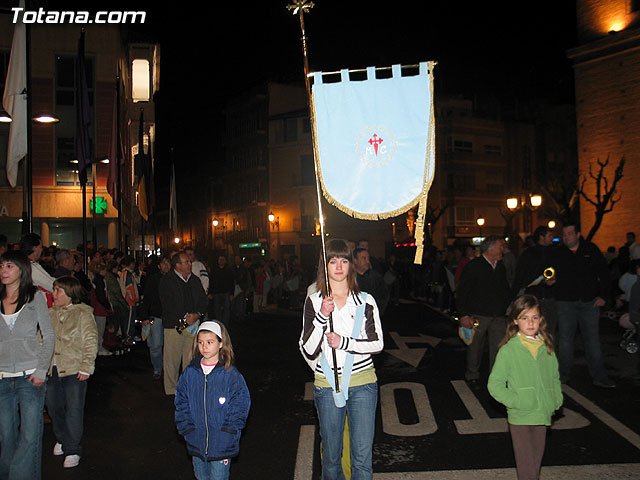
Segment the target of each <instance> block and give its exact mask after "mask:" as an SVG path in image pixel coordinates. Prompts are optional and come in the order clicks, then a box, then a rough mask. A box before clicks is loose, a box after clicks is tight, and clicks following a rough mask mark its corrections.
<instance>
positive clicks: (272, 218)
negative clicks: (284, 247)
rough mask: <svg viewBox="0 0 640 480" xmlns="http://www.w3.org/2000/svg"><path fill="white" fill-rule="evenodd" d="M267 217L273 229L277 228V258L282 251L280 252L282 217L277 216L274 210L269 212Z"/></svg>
mask: <svg viewBox="0 0 640 480" xmlns="http://www.w3.org/2000/svg"><path fill="white" fill-rule="evenodd" d="M267 219H268V220H269V223H270V224H271V230H273V229H274V228H276V251H275V257H276V259H277V258H278V255H279V253H280V252H279V250H280V217H276V216H275V215H274V213H273V212H269V215H267Z"/></svg>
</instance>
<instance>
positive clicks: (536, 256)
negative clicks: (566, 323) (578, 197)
mask: <svg viewBox="0 0 640 480" xmlns="http://www.w3.org/2000/svg"><path fill="white" fill-rule="evenodd" d="M533 238H534V239H535V242H536V244H535V245H534V246H533V247H529V248H527V249H526V250H525V251H524V252H522V254H521V255H520V258H518V264H517V265H516V276H515V279H514V281H513V294H514V296H517V295H519V294H520V293H526V294H527V295H535V296H536V297H537V298H538V300H540V305H541V307H542V312H541V313H542V315H543V316H544V319H545V321H546V322H547V333H549V334H551V336H552V337H553V338H554V340H555V339H556V328H557V325H558V314H557V313H556V304H555V300H554V291H555V287H554V286H555V282H556V280H555V278H551V279H548V280H547V279H545V278H542V279H541V278H540V277H542V274H543V272H544V271H545V270H546V269H547V268H549V267H552V268H553V269H555V268H556V259H555V256H556V254H557V250H558V248H557V247H556V246H553V244H552V242H553V232H552V231H551V230H550V229H549V227H546V226H540V227H538V228H536V230H535V231H534V232H533ZM532 283H535V285H531V284H532Z"/></svg>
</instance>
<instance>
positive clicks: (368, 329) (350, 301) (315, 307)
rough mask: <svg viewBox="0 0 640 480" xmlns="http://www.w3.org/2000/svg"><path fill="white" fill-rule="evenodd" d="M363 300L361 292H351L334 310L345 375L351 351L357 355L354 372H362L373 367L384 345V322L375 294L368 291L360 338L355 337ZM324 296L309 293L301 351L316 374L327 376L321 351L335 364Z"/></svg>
mask: <svg viewBox="0 0 640 480" xmlns="http://www.w3.org/2000/svg"><path fill="white" fill-rule="evenodd" d="M362 302H363V299H362V296H361V295H360V294H357V295H356V294H354V293H352V294H350V295H349V297H348V298H347V303H346V304H345V306H344V307H343V308H342V310H338V309H337V308H336V309H335V310H334V311H333V327H334V331H335V333H337V334H338V335H340V336H341V337H342V341H341V342H340V347H339V348H337V349H336V359H337V362H338V374H339V375H340V374H342V367H343V365H344V362H345V358H346V356H347V352H349V353H353V354H355V357H354V361H353V369H352V374H355V373H358V372H362V371H363V370H366V369H367V368H371V367H373V359H372V358H371V355H372V354H375V353H379V352H381V351H382V348H383V347H384V341H383V336H382V324H381V322H380V313H379V312H378V306H377V305H376V301H375V299H374V298H373V296H372V295H369V294H367V299H366V306H365V312H364V316H365V318H364V321H363V322H362V327H361V330H360V335H359V336H358V338H352V334H353V325H354V321H355V314H356V308H357V307H358V305H361V304H362ZM321 306H322V295H321V293H320V292H315V293H313V294H311V295H309V296H308V297H307V299H306V301H305V304H304V311H303V315H302V334H301V335H300V341H299V345H300V351H301V352H302V356H303V357H304V359H305V360H306V362H307V363H308V364H309V366H310V367H311V369H312V370H313V371H314V373H318V374H320V375H323V376H324V373H323V372H322V367H321V366H320V352H321V351H323V352H324V355H325V357H326V359H327V361H328V362H329V365H330V366H331V367H333V357H332V355H331V347H330V346H329V344H328V342H327V338H326V336H325V332H328V331H329V319H328V317H325V316H324V315H322V314H321V313H320V307H321Z"/></svg>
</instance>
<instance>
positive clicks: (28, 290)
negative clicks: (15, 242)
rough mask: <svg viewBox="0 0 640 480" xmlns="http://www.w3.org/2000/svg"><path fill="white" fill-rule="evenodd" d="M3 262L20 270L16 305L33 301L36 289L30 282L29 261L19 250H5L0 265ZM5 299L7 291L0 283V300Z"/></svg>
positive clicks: (0, 258)
mask: <svg viewBox="0 0 640 480" xmlns="http://www.w3.org/2000/svg"><path fill="white" fill-rule="evenodd" d="M4 262H9V263H13V264H14V265H15V266H17V267H18V268H19V269H20V285H19V286H18V301H17V305H18V306H21V305H25V304H27V303H29V302H31V301H32V300H33V297H35V295H36V292H37V291H38V289H37V287H36V286H35V285H34V284H33V281H32V280H31V261H30V260H29V258H28V257H27V256H26V255H25V254H24V253H22V252H21V251H20V250H7V251H6V252H4V254H3V255H2V256H1V257H0V264H2V263H4ZM6 297H7V289H6V287H5V285H4V284H2V283H0V300H4V299H5V298H6Z"/></svg>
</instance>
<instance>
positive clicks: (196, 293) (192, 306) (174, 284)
mask: <svg viewBox="0 0 640 480" xmlns="http://www.w3.org/2000/svg"><path fill="white" fill-rule="evenodd" d="M159 292H160V302H161V304H162V326H163V327H164V351H163V357H164V358H163V362H162V363H163V366H164V392H165V393H166V394H167V395H175V393H176V384H177V383H178V376H179V372H180V364H182V367H183V369H184V368H187V365H189V362H190V361H191V353H192V349H193V336H192V335H189V333H188V332H187V331H186V330H183V331H182V333H178V331H177V330H176V325H178V321H179V320H181V319H182V318H185V320H186V323H187V324H188V325H193V324H194V323H196V322H197V321H198V318H199V317H200V314H204V313H206V311H207V303H208V299H207V295H206V294H205V293H204V289H203V288H202V283H200V280H199V279H198V277H196V276H195V275H193V274H192V273H191V261H190V260H189V257H187V255H186V254H185V253H184V252H179V253H177V254H176V255H174V256H173V258H172V259H171V271H170V272H168V273H167V274H166V275H164V276H163V277H162V278H161V279H160V283H159Z"/></svg>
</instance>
